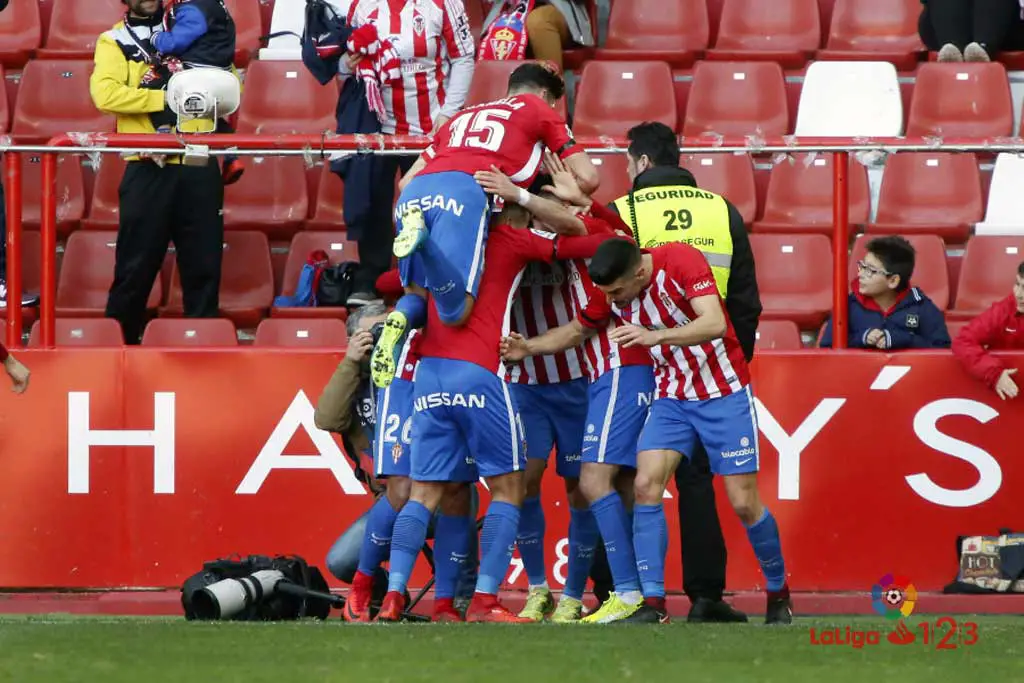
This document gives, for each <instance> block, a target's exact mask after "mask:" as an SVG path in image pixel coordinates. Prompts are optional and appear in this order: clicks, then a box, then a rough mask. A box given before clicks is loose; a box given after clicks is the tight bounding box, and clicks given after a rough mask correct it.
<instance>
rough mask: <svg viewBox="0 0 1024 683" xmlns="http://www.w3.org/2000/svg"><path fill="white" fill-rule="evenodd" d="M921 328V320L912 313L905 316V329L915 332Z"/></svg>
mask: <svg viewBox="0 0 1024 683" xmlns="http://www.w3.org/2000/svg"><path fill="white" fill-rule="evenodd" d="M920 326H921V320H920V319H919V318H918V317H917V316H916V315H915V314H913V313H911V314H909V315H908V316H907V327H909V328H910V329H912V330H916V329H917V328H918V327H920Z"/></svg>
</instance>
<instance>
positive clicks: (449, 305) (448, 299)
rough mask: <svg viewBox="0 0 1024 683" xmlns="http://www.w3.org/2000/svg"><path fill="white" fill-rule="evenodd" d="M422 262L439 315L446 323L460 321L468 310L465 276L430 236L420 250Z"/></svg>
mask: <svg viewBox="0 0 1024 683" xmlns="http://www.w3.org/2000/svg"><path fill="white" fill-rule="evenodd" d="M420 262H421V263H422V264H423V272H424V273H425V274H426V276H427V284H428V289H430V294H431V296H433V299H434V305H435V306H437V315H438V317H440V318H441V320H442V321H443V322H445V323H454V322H456V321H458V320H459V318H461V317H462V313H463V312H464V311H465V310H466V278H465V276H464V275H463V274H462V273H461V272H460V271H459V269H458V268H456V267H455V266H454V265H452V262H451V261H450V260H448V256H447V255H446V254H445V253H444V252H443V251H442V250H441V248H440V247H439V246H437V244H435V243H434V241H433V240H431V239H430V238H429V237H428V238H427V239H426V240H425V241H424V242H423V247H422V248H421V250H420Z"/></svg>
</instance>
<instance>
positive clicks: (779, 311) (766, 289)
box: [22, 231, 1024, 330]
mask: <svg viewBox="0 0 1024 683" xmlns="http://www.w3.org/2000/svg"><path fill="white" fill-rule="evenodd" d="M115 239H116V233H113V232H76V233H74V234H73V235H72V236H71V237H70V238H69V239H68V242H67V246H66V248H65V251H64V257H63V262H62V263H61V267H60V274H59V278H58V283H57V299H56V306H57V314H58V315H59V316H62V317H96V316H99V315H102V313H103V309H104V306H105V304H106V297H107V291H108V289H109V287H110V282H111V279H112V277H113V264H114V246H115ZM910 239H911V241H912V242H913V244H914V245H915V247H916V249H917V253H918V257H917V268H916V271H915V273H914V282H915V283H916V284H918V285H919V286H920V287H921V288H922V289H923V290H924V291H925V292H926V293H927V294H928V296H929V297H931V298H932V300H933V301H935V303H936V305H937V306H938V307H939V308H941V309H943V310H948V315H949V317H950V319H953V320H965V319H968V318H971V317H973V316H975V315H976V314H977V313H979V312H980V311H981V310H983V309H984V308H985V307H987V306H988V305H989V304H990V303H991V302H993V301H995V300H996V299H999V298H1002V297H1004V296H1006V294H1007V292H1009V291H1010V287H1011V285H1012V282H1013V274H1014V273H1015V272H1016V268H1017V266H1018V264H1019V263H1020V262H1021V260H1024V237H990V236H985V237H973V238H972V239H971V240H970V241H969V242H968V243H967V249H966V253H965V256H964V258H963V263H962V264H961V269H960V274H959V278H958V283H957V288H956V295H955V301H954V297H953V296H952V294H951V292H952V288H951V278H950V276H949V271H948V266H947V262H946V254H945V249H944V246H943V243H942V240H941V239H940V238H939V237H937V236H935V235H916V236H912V237H911V238H910ZM865 242H866V240H865V238H863V237H861V238H859V239H858V240H857V241H856V243H855V245H854V249H853V252H852V254H851V257H850V264H851V265H850V272H849V277H850V278H851V279H852V278H853V277H854V276H855V274H856V268H855V264H856V261H857V260H858V259H859V258H862V256H863V253H864V245H865ZM751 245H752V248H753V251H754V258H755V262H756V263H757V277H758V284H759V286H760V290H761V298H762V302H763V304H764V309H765V310H764V319H765V320H791V321H794V322H795V323H797V324H798V325H799V326H800V328H801V329H806V330H814V329H817V328H818V327H819V326H820V325H821V323H822V322H823V321H824V320H825V318H826V317H827V315H828V313H829V311H831V309H832V244H831V240H830V239H829V238H828V237H825V236H824V235H759V234H754V235H752V236H751ZM354 246H355V245H353V244H351V243H347V242H345V241H344V238H343V235H341V234H332V233H316V232H304V233H299V234H297V235H295V237H294V238H293V240H292V242H291V246H290V249H289V252H288V258H287V262H286V264H285V267H284V272H283V278H282V281H281V282H282V284H281V287H280V293H281V294H285V295H290V294H293V293H294V289H295V285H296V283H297V282H298V276H299V273H300V272H301V270H302V266H303V265H304V264H305V262H306V259H307V257H308V255H309V254H310V252H312V251H314V250H316V249H324V250H325V251H327V252H328V254H329V255H330V256H331V259H332V262H335V263H337V262H340V261H348V260H356V256H357V255H356V250H355V248H354ZM39 249H40V247H39V237H38V233H27V234H26V236H25V244H24V247H23V251H22V259H23V260H22V263H23V268H24V276H23V277H24V286H25V288H26V289H36V288H38V286H39V271H38V264H39V259H40V251H39ZM169 283H170V284H169V288H168V289H169V291H168V292H167V295H166V296H164V286H163V283H162V281H161V280H160V279H158V280H157V282H156V283H155V285H154V288H153V291H152V292H151V294H150V298H149V308H150V309H151V310H153V311H158V312H159V313H160V315H161V316H162V317H180V316H181V315H182V299H181V286H180V283H179V280H178V275H177V270H176V266H172V268H171V275H170V278H169ZM274 294H275V287H274V268H273V264H272V263H271V256H270V248H269V243H268V241H267V238H266V236H265V235H264V234H262V233H259V232H252V231H237V232H230V233H227V234H226V236H225V252H224V266H223V276H222V283H221V296H220V304H221V313H222V315H223V316H225V317H227V318H230V319H231V320H232V321H234V323H235V324H236V325H238V326H239V327H242V328H246V329H251V328H254V327H256V326H257V324H258V323H259V322H260V320H261V319H262V318H264V317H266V316H267V315H268V314H269V315H270V316H271V317H287V318H296V317H299V318H305V317H316V318H344V317H345V310H344V309H343V308H337V309H333V308H315V309H310V308H305V307H295V308H279V307H272V300H273V297H274ZM28 313H29V315H30V317H34V312H32V311H30V312H28Z"/></svg>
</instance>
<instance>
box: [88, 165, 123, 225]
mask: <svg viewBox="0 0 1024 683" xmlns="http://www.w3.org/2000/svg"><path fill="white" fill-rule="evenodd" d="M100 159H102V161H101V162H100V169H99V171H97V172H96V179H95V181H94V182H93V187H92V202H91V203H90V205H89V216H88V217H87V218H86V219H85V220H83V221H82V228H84V229H86V230H116V229H117V221H118V216H119V214H120V199H119V197H118V189H119V188H120V187H121V178H122V177H123V176H124V167H125V163H126V162H125V160H124V159H122V158H121V157H120V156H119V155H117V154H101V155H100Z"/></svg>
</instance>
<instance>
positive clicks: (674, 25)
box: [597, 0, 709, 68]
mask: <svg viewBox="0 0 1024 683" xmlns="http://www.w3.org/2000/svg"><path fill="white" fill-rule="evenodd" d="M708 31H709V29H708V9H707V4H706V2H705V0H674V2H665V0H616V2H615V3H614V4H613V5H612V8H611V15H610V17H609V21H608V39H607V40H606V41H605V46H604V47H603V48H601V49H600V50H598V51H597V58H598V59H626V60H646V59H650V60H657V61H662V62H668V63H669V64H671V65H672V66H673V67H677V68H688V67H690V66H692V65H693V62H694V61H695V60H696V59H698V58H700V56H701V55H702V54H703V52H704V50H706V49H707V47H708Z"/></svg>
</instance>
